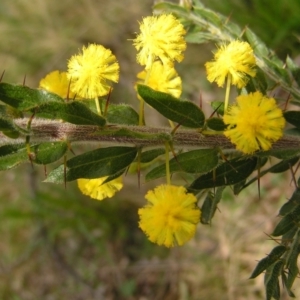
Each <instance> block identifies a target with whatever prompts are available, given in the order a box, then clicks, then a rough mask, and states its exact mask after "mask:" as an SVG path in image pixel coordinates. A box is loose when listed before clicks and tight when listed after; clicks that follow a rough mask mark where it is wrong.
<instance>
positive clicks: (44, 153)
mask: <svg viewBox="0 0 300 300" xmlns="http://www.w3.org/2000/svg"><path fill="white" fill-rule="evenodd" d="M67 150H68V144H67V143H66V142H45V143H41V144H39V145H35V146H32V151H33V152H34V154H35V158H34V159H33V162H34V163H36V164H43V165H47V164H50V163H53V162H55V161H57V160H59V159H60V158H61V157H62V156H63V155H64V154H65V153H66V152H67Z"/></svg>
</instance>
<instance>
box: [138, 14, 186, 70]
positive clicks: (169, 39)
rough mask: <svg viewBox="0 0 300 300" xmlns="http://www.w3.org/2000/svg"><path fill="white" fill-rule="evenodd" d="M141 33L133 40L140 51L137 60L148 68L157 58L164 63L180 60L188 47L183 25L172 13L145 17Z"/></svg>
mask: <svg viewBox="0 0 300 300" xmlns="http://www.w3.org/2000/svg"><path fill="white" fill-rule="evenodd" d="M140 31H141V33H140V34H139V35H138V36H137V37H136V39H134V40H133V45H134V46H135V48H136V49H137V50H138V51H139V53H138V54H137V61H138V63H139V64H141V65H142V66H146V67H145V68H146V70H148V69H150V68H151V65H152V63H153V62H154V61H155V59H157V58H159V59H160V60H161V61H162V63H163V64H170V63H173V62H174V61H175V60H176V61H178V62H180V61H182V59H183V54H182V52H183V51H184V50H185V49H186V42H185V40H184V35H185V33H186V32H185V30H184V27H183V25H182V24H181V23H180V22H179V21H178V20H177V19H176V18H175V17H174V16H173V15H171V14H163V15H159V16H151V17H146V18H144V19H143V21H142V23H141V24H140Z"/></svg>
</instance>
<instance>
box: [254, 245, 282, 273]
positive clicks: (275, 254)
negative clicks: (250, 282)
mask: <svg viewBox="0 0 300 300" xmlns="http://www.w3.org/2000/svg"><path fill="white" fill-rule="evenodd" d="M286 250H287V248H286V247H285V246H283V245H279V246H276V247H275V248H273V250H272V251H271V252H270V253H269V255H268V256H266V257H265V258H263V259H261V260H260V261H259V262H258V264H257V265H256V267H255V269H254V271H253V272H252V274H251V276H250V278H249V279H252V278H255V277H257V276H258V275H259V274H261V273H262V272H263V271H264V270H266V269H267V268H268V267H270V266H271V265H272V264H273V263H274V262H275V261H277V260H278V259H279V258H280V257H281V256H282V255H283V253H285V252H286Z"/></svg>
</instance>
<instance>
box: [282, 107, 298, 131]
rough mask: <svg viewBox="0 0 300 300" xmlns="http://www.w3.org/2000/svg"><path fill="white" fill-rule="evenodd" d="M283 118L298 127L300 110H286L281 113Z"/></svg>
mask: <svg viewBox="0 0 300 300" xmlns="http://www.w3.org/2000/svg"><path fill="white" fill-rule="evenodd" d="M283 116H284V118H285V120H286V121H287V122H288V123H290V124H292V125H294V126H296V127H297V128H298V129H300V111H294V110H290V111H286V112H284V113H283Z"/></svg>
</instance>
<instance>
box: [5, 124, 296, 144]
mask: <svg viewBox="0 0 300 300" xmlns="http://www.w3.org/2000/svg"><path fill="white" fill-rule="evenodd" d="M28 120H29V119H28V118H23V119H15V120H14V122H15V124H16V125H17V126H19V127H21V128H24V129H26V126H27V123H28ZM29 135H30V141H31V142H46V141H47V142H49V141H53V142H56V141H62V140H68V141H70V142H109V143H111V144H114V143H117V144H131V145H135V146H138V147H151V146H160V145H161V146H164V144H165V142H166V141H169V142H172V143H173V144H174V145H177V146H187V147H198V148H214V147H220V148H222V149H235V146H234V145H233V144H232V143H231V142H230V141H229V140H228V139H227V138H226V137H225V136H224V135H222V134H212V135H203V134H202V133H200V132H198V131H197V130H196V129H178V130H177V131H176V133H175V134H173V135H172V134H171V129H170V128H167V127H148V126H126V125H115V124H110V125H107V126H105V127H103V128H101V127H98V126H90V125H74V124H70V123H62V122H60V121H56V120H48V119H39V118H36V119H33V121H32V124H31V128H30V133H29ZM24 141H25V135H24V136H23V137H22V136H21V137H19V138H17V139H11V138H8V137H7V136H5V135H3V134H2V133H0V144H11V143H23V142H24ZM299 148H300V138H297V137H294V136H285V137H283V138H282V139H280V140H279V141H277V142H276V143H274V144H273V149H299Z"/></svg>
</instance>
